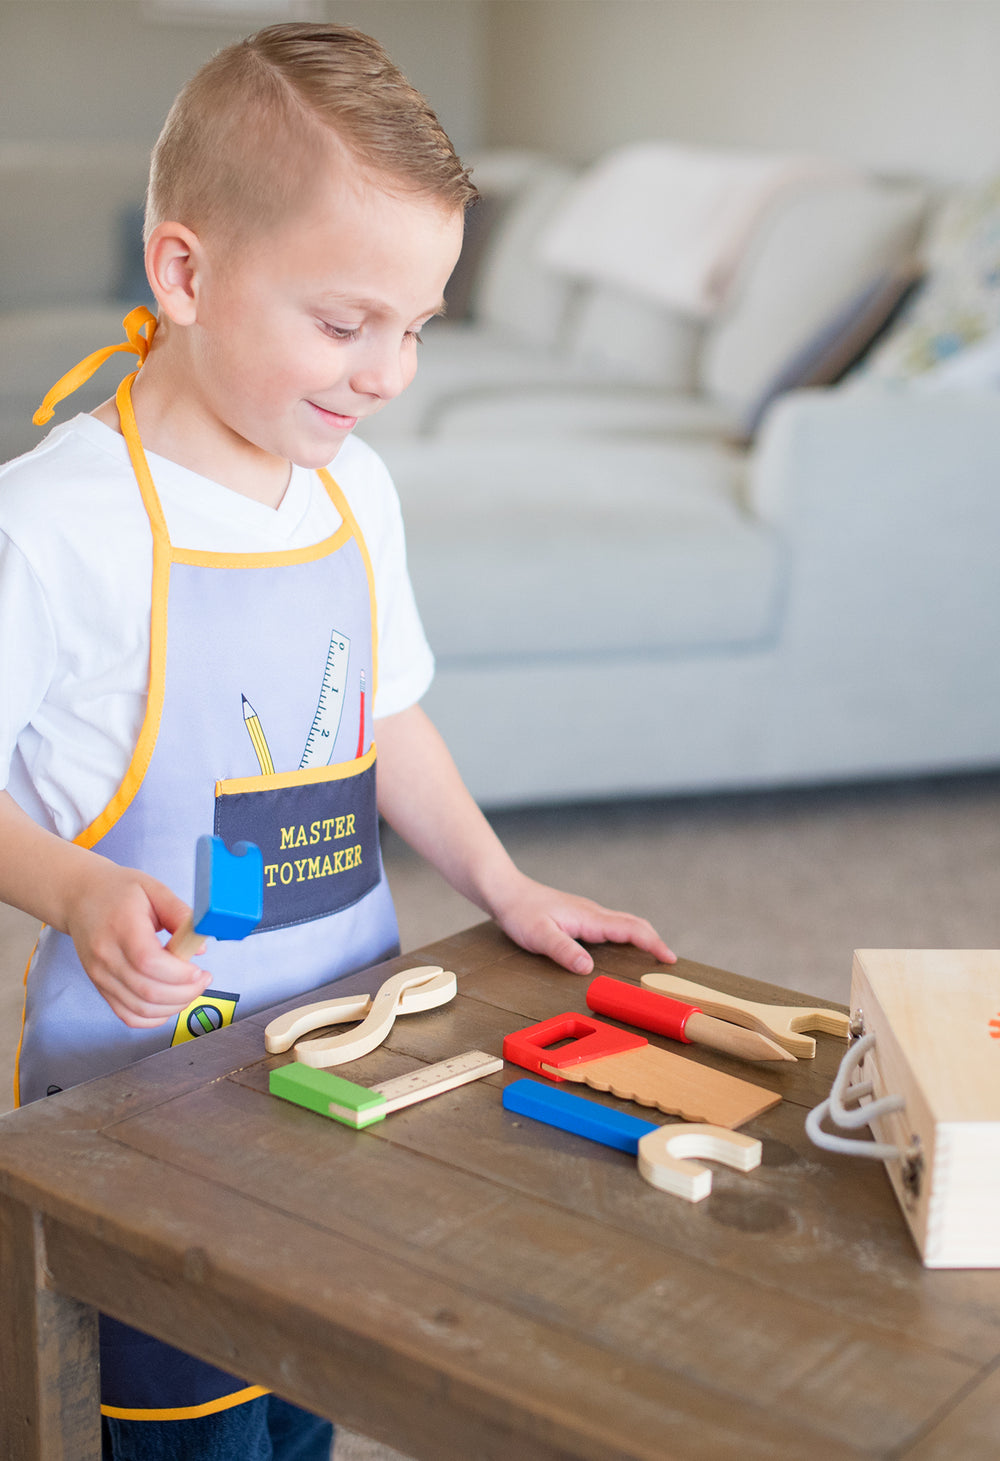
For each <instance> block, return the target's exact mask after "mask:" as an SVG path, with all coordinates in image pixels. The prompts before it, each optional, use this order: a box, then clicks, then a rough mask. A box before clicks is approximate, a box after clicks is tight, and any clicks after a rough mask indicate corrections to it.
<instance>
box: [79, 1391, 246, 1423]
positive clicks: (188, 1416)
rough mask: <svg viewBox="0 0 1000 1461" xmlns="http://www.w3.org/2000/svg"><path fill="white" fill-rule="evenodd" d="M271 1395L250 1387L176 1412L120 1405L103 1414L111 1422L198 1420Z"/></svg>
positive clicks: (109, 1407) (105, 1409)
mask: <svg viewBox="0 0 1000 1461" xmlns="http://www.w3.org/2000/svg"><path fill="white" fill-rule="evenodd" d="M270 1393H271V1392H270V1390H266V1389H265V1388H264V1386H263V1385H248V1386H247V1387H246V1389H245V1390H236V1391H234V1392H233V1394H232V1395H223V1396H222V1397H221V1398H220V1399H219V1400H207V1401H206V1402H205V1404H204V1405H180V1406H178V1407H177V1409H176V1410H125V1409H123V1408H122V1407H121V1406H118V1405H102V1406H101V1414H102V1415H106V1416H107V1417H108V1419H109V1420H198V1419H199V1418H200V1417H201V1416H203V1415H218V1413H219V1411H220V1410H232V1409H233V1408H234V1407H235V1406H237V1405H245V1404H246V1403H247V1401H248V1400H259V1399H260V1397H261V1396H262V1395H270Z"/></svg>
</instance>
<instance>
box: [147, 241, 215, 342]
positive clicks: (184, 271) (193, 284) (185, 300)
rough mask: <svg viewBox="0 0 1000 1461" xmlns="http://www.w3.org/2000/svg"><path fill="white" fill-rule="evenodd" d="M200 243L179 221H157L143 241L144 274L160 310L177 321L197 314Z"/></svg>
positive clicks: (183, 321)
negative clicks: (145, 241)
mask: <svg viewBox="0 0 1000 1461" xmlns="http://www.w3.org/2000/svg"><path fill="white" fill-rule="evenodd" d="M201 254H202V250H201V243H200V241H199V239H198V235H197V234H196V233H193V232H192V231H191V229H190V228H185V226H184V224H183V223H173V222H166V223H158V224H157V225H156V227H155V228H154V229H153V231H152V233H151V234H150V235H149V241H148V243H147V244H146V274H147V277H148V279H149V287H150V288H151V289H152V291H153V293H154V295H155V296H156V302H157V304H158V305H159V306H160V310H161V311H162V313H163V314H165V315H166V317H167V318H168V319H169V320H172V321H173V322H174V324H177V325H190V324H193V323H194V319H195V316H196V314H197V304H198V284H199V270H200V266H201Z"/></svg>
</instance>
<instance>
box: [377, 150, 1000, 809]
mask: <svg viewBox="0 0 1000 1461" xmlns="http://www.w3.org/2000/svg"><path fill="white" fill-rule="evenodd" d="M509 161H510V160H509V159H501V162H503V163H505V165H507V166H508V167H509ZM510 170H511V171H513V169H510ZM501 172H502V168H501ZM508 175H509V174H508ZM525 177H527V185H526V187H525V196H524V198H523V199H522V200H521V201H520V202H519V203H518V206H515V208H514V209H513V210H512V212H511V213H508V215H507V217H506V222H505V220H504V219H503V217H501V223H500V225H499V227H498V228H497V229H496V230H495V234H494V239H493V248H494V249H495V251H496V252H495V254H494V255H493V256H492V257H491V256H490V249H489V246H487V247H485V248H483V247H482V246H480V257H479V259H478V261H477V262H478V268H479V270H480V293H479V296H478V300H477V297H476V294H475V291H474V290H473V291H472V298H473V306H474V313H473V316H472V318H471V319H468V320H464V321H462V322H461V323H459V324H457V325H453V324H451V323H448V324H445V325H443V326H435V327H433V329H437V330H438V334H437V335H435V334H434V333H433V329H432V331H431V332H429V338H428V340H427V343H426V347H425V352H424V355H423V358H422V361H421V368H420V372H419V373H418V376H417V381H416V382H415V384H414V386H413V387H411V390H410V393H409V396H408V399H407V398H404V400H403V401H401V402H399V403H394V405H393V407H392V408H391V410H390V411H389V412H386V413H385V414H384V415H382V416H379V417H378V418H376V420H375V422H373V423H372V426H373V429H372V430H371V432H370V436H371V438H372V439H373V440H374V441H375V442H376V444H377V445H378V447H379V449H380V450H381V451H382V452H383V454H384V455H385V457H386V459H387V461H388V463H389V465H390V467H391V468H392V470H393V472H394V475H395V477H396V480H397V483H398V485H399V488H400V492H401V495H402V498H403V506H404V513H405V516H406V520H407V523H408V532H409V545H410V560H411V569H412V573H413V578H414V582H415V586H416V591H417V595H418V600H419V602H420V605H421V608H422V612H423V614H424V618H425V622H426V625H427V628H428V632H429V636H430V639H431V643H432V645H433V646H434V649H435V652H436V654H437V658H438V673H437V678H436V682H435V684H434V686H433V688H432V690H431V692H430V695H429V697H428V700H427V708H428V710H429V711H430V713H431V714H432V715H433V716H434V718H435V719H436V720H437V722H438V723H439V724H440V726H441V728H442V730H443V731H444V733H445V735H446V737H447V738H448V740H449V742H450V744H451V745H452V748H453V750H454V752H455V754H456V757H457V759H458V762H459V765H460V767H461V769H462V770H463V772H464V774H465V776H466V778H467V780H468V782H469V784H470V786H471V787H472V789H473V791H474V792H475V793H476V795H477V796H478V797H479V798H480V799H481V800H482V801H483V802H484V803H486V804H487V805H492V806H500V805H505V804H511V803H518V802H538V801H544V800H549V799H559V798H588V797H605V796H609V795H618V794H641V793H645V792H651V791H652V792H677V791H691V790H705V789H714V788H739V787H761V786H770V785H777V784H788V783H796V782H812V781H826V780H835V779H853V778H858V777H872V776H883V775H898V774H922V773H930V772H942V771H952V770H957V769H968V768H980V767H988V766H994V765H996V764H998V762H1000V669H998V666H997V652H996V648H997V645H998V643H1000V638H998V631H1000V579H998V576H997V574H996V572H995V568H994V565H993V558H994V544H995V542H996V541H997V534H998V532H1000V500H998V499H1000V494H998V493H997V491H996V483H997V482H998V481H1000V401H998V399H997V397H996V395H995V394H994V393H993V392H992V391H989V390H985V391H976V390H975V389H973V390H966V391H962V392H941V393H938V394H937V395H935V394H933V393H928V392H920V391H917V390H915V389H912V388H911V387H910V386H909V385H907V384H906V383H902V382H899V381H891V380H883V379H880V378H879V377H878V376H875V377H874V378H872V379H865V378H862V379H860V380H857V381H855V382H851V383H848V384H845V385H840V386H837V387H835V388H833V389H819V388H816V387H813V388H812V389H808V388H802V387H803V386H805V385H808V383H809V381H810V380H813V381H822V380H823V379H824V378H827V379H829V378H832V377H834V376H836V375H837V374H839V373H840V372H841V371H843V369H844V367H845V366H846V365H847V363H848V361H849V359H850V358H851V355H852V352H853V353H854V354H856V353H857V352H858V350H859V349H860V348H861V346H862V344H863V343H865V341H866V340H867V339H870V338H871V335H872V333H873V331H875V330H876V328H877V327H878V325H879V324H880V323H882V322H884V321H885V320H886V319H887V318H888V317H889V315H890V313H891V309H892V307H893V305H894V304H895V303H896V302H897V301H898V300H899V299H900V297H901V293H902V286H903V285H905V283H906V282H907V281H909V280H912V278H913V273H914V271H913V257H914V253H915V252H916V253H917V254H919V253H920V243H921V237H922V235H921V230H922V228H923V226H924V222H925V217H926V207H925V201H926V200H925V199H924V198H923V196H922V195H921V194H920V193H919V191H917V192H915V191H914V189H913V188H911V187H902V186H892V187H890V186H887V185H881V184H876V183H874V182H870V181H861V182H857V183H854V184H838V185H835V186H834V185H832V186H826V187H815V188H812V189H802V190H800V191H798V192H796V193H794V194H793V195H791V196H790V197H789V198H788V199H787V200H786V203H785V205H784V206H783V207H782V208H778V209H775V210H774V211H773V213H772V215H771V216H770V217H769V218H768V220H767V227H765V228H762V229H761V232H760V235H759V236H758V237H757V238H756V239H755V241H754V245H753V246H752V247H751V249H750V252H749V255H748V257H747V259H746V262H745V265H744V268H743V270H742V273H741V276H740V279H739V281H738V285H737V287H736V289H735V290H734V295H733V300H732V304H731V305H730V307H729V309H728V310H727V311H726V312H724V313H723V315H722V316H721V317H719V318H718V319H716V320H713V321H710V322H707V323H693V322H691V321H689V320H685V319H682V318H680V317H678V316H676V315H674V316H672V315H671V314H670V313H669V312H668V311H665V310H664V309H662V308H660V307H658V306H655V305H652V304H650V303H649V302H648V301H643V300H640V299H638V298H629V297H628V296H627V295H624V294H623V293H622V292H621V291H620V290H612V289H610V288H608V287H606V286H602V285H600V284H594V285H591V286H590V287H588V285H587V283H586V282H585V281H567V280H566V279H565V278H561V277H559V276H558V275H553V273H552V272H551V270H549V271H547V270H546V269H545V267H544V266H543V265H542V264H541V263H540V262H539V257H538V249H537V239H538V236H539V233H540V232H541V230H543V229H544V226H545V220H546V218H547V217H551V215H552V210H553V209H555V208H558V207H559V203H560V198H561V197H562V196H564V191H563V190H565V189H566V188H567V187H568V186H570V183H571V180H570V178H569V176H568V175H567V174H566V173H565V172H560V170H558V169H556V168H555V167H554V165H552V164H548V165H546V166H545V167H544V168H543V169H541V171H540V172H539V173H538V174H536V175H532V174H531V171H530V169H526V174H522V186H524V185H525ZM933 216H934V214H933V213H932V217H933ZM505 227H506V232H505V231H504V230H505ZM547 290H548V291H550V293H549V294H548V295H547V294H546V291H547ZM477 305H478V308H477V307H476V306H477ZM532 331H533V334H532V333H529V332H532ZM599 346H600V347H601V348H600V349H599V348H598V347H599ZM796 384H798V385H799V387H800V388H799V389H797V390H793V391H791V392H788V389H787V388H788V387H789V386H791V385H796Z"/></svg>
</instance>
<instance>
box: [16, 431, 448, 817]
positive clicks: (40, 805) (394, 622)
mask: <svg viewBox="0 0 1000 1461" xmlns="http://www.w3.org/2000/svg"><path fill="white" fill-rule="evenodd" d="M148 460H149V468H150V472H151V473H152V477H153V481H154V483H155V485H156V490H157V493H158V494H159V498H160V502H161V504H162V507H163V512H164V516H165V517H166V521H167V528H168V531H169V534H170V539H171V542H172V543H173V545H174V546H175V547H177V548H186V549H196V550H199V551H202V552H215V553H252V552H265V553H267V552H281V551H284V550H288V549H294V548H303V547H308V546H310V545H311V544H313V543H317V542H321V541H322V540H323V539H324V538H327V537H329V536H330V535H331V534H333V533H335V532H336V531H337V529H338V527H339V526H340V515H339V513H338V512H337V510H336V508H335V507H334V505H333V503H332V502H331V501H330V498H329V496H328V495H327V493H326V491H325V489H324V488H323V485H322V483H321V482H320V480H319V478H318V476H317V475H316V473H315V472H312V471H307V470H306V469H305V468H301V467H293V468H292V475H291V480H290V482H289V485H288V488H287V490H286V492H285V495H284V497H283V498H282V501H281V504H280V506H279V507H278V508H277V509H274V508H270V507H266V506H264V504H262V503H260V502H255V501H254V500H253V499H252V498H249V497H243V496H242V495H241V494H239V493H238V492H233V491H231V490H230V489H229V488H227V487H223V486H221V485H220V484H219V483H217V482H212V481H210V480H209V479H208V478H205V477H202V476H199V475H198V473H196V472H191V471H189V470H188V469H187V468H185V467H180V466H177V465H176V463H174V462H170V461H168V460H167V459H166V458H164V457H158V456H156V455H155V454H153V453H148ZM330 471H331V473H332V475H333V476H334V478H335V480H336V481H337V483H338V485H339V486H340V487H341V489H342V490H343V493H344V495H345V497H346V498H347V501H348V503H349V504H350V507H351V511H352V512H353V513H354V515H355V518H356V520H357V523H358V526H359V528H360V529H361V532H362V534H363V536H364V539H365V542H366V544H367V547H368V552H369V554H370V556H371V560H372V568H373V572H374V576H375V593H376V601H377V605H378V690H377V693H376V697H375V705H374V714H375V716H376V718H377V717H382V716H387V715H394V714H396V713H397V712H398V711H401V710H405V709H407V708H408V707H409V706H411V705H413V704H415V703H416V702H417V701H418V700H419V699H420V697H421V696H422V695H423V694H424V692H425V691H426V689H427V687H428V685H429V684H430V681H431V678H432V676H433V673H434V661H433V657H432V655H431V651H430V648H429V647H428V644H427V640H426V638H425V637H424V632H423V628H422V626H421V623H420V618H419V615H418V613H417V609H416V605H415V603H414V599H413V590H412V588H411V586H410V580H409V576H408V574H407V570H406V548H405V542H404V537H403V523H402V517H401V515H400V510H399V500H398V498H397V496H396V490H395V488H394V486H393V483H392V479H391V478H390V476H389V473H388V471H387V469H386V467H385V465H384V464H383V462H382V461H381V459H380V458H379V457H378V456H377V455H376V454H375V452H374V451H372V449H371V448H370V447H369V446H366V445H365V443H364V442H362V441H359V440H357V439H356V438H355V437H348V438H347V440H346V441H345V442H344V445H343V446H342V447H341V449H340V451H339V452H338V454H337V456H336V458H335V460H334V461H333V462H332V463H331V467H330ZM151 574H152V538H151V535H150V527H149V519H148V517H147V515H146V509H145V507H144V506H143V502H142V498H141V496H140V494H139V489H138V486H137V485H136V481H135V476H134V473H133V471H132V465H131V462H130V460H129V455H128V448H127V446H126V444H125V440H124V438H123V437H121V436H119V435H118V433H117V432H116V431H113V430H112V429H111V428H110V427H109V426H105V425H104V423H103V422H101V421H98V420H97V419H96V418H95V417H93V416H86V415H81V416H76V417H74V418H73V420H71V421H67V422H65V423H64V424H63V425H61V426H57V427H56V428H55V429H54V430H53V431H51V432H50V433H49V435H48V436H47V437H46V438H45V440H44V441H43V442H41V443H40V445H39V446H37V447H36V448H35V450H34V451H32V452H29V453H28V454H27V455H26V456H23V457H19V458H18V459H17V460H16V461H13V462H10V463H8V465H7V466H6V467H4V468H3V469H2V470H0V769H2V772H3V777H4V782H5V784H6V787H7V790H8V791H9V792H10V794H11V795H12V796H13V797H14V799H15V801H17V802H18V803H19V805H20V806H22V807H23V808H24V810H25V811H27V812H28V813H29V814H30V815H31V816H32V817H34V819H35V820H36V821H37V822H39V823H40V824H41V825H42V826H45V827H48V828H49V829H50V830H51V831H55V832H58V833H59V834H60V835H61V836H63V837H67V838H72V837H75V836H77V834H78V833H79V832H81V831H82V830H83V828H84V827H86V826H88V825H89V824H90V823H91V822H92V821H93V820H94V818H95V817H96V816H98V815H99V814H100V812H102V811H103V809H104V807H105V806H106V805H107V803H108V802H109V801H110V799H111V797H112V795H113V794H114V792H115V791H116V789H117V787H118V785H119V783H120V782H121V779H122V777H123V776H124V774H125V772H126V770H127V769H128V766H129V763H130V761H131V759H132V753H133V750H134V748H135V744H136V740H137V738H138V735H139V730H140V728H141V726H142V721H143V716H144V714H145V708H146V693H147V688H148V679H149V620H150V611H151V602H152V599H151Z"/></svg>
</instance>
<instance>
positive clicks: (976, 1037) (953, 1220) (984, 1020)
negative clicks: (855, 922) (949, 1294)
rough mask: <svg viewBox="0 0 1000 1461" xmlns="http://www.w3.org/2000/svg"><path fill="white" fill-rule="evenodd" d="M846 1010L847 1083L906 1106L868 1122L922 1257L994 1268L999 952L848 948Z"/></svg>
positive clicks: (999, 1166)
mask: <svg viewBox="0 0 1000 1461" xmlns="http://www.w3.org/2000/svg"><path fill="white" fill-rule="evenodd" d="M851 1011H852V1015H853V1016H854V1017H855V1028H857V1027H858V1026H859V1025H861V1026H863V1033H868V1034H872V1035H874V1037H875V1038H874V1044H873V1046H872V1048H871V1049H870V1050H868V1051H867V1052H866V1053H865V1055H864V1057H863V1061H862V1063H861V1065H860V1067H859V1069H858V1070H857V1071H856V1072H855V1074H854V1075H853V1077H852V1082H851V1083H852V1085H858V1084H860V1083H861V1082H864V1081H870V1082H871V1084H872V1092H871V1097H870V1100H871V1101H874V1100H877V1099H879V1098H881V1097H884V1096H889V1095H897V1096H900V1097H902V1099H903V1101H904V1102H905V1105H904V1106H903V1107H902V1108H901V1109H900V1110H898V1111H894V1112H889V1113H887V1114H884V1115H882V1116H879V1117H876V1118H875V1119H874V1120H873V1121H872V1122H871V1128H872V1131H873V1132H874V1134H875V1137H876V1140H877V1141H879V1142H885V1143H890V1144H892V1145H894V1146H895V1147H897V1148H898V1151H899V1155H898V1157H896V1158H892V1157H888V1158H887V1159H886V1163H885V1165H886V1170H887V1171H888V1174H889V1177H890V1180H891V1181H892V1185H893V1187H894V1189H895V1191H896V1196H897V1197H898V1199H899V1203H900V1206H901V1207H902V1210H903V1213H904V1214H905V1216H906V1221H907V1222H908V1223H909V1225H910V1229H911V1231H912V1233H913V1237H914V1239H915V1241H916V1244H917V1247H918V1248H919V1250H920V1254H921V1257H922V1258H923V1261H924V1263H925V1265H926V1266H927V1267H928V1268H1000V950H982V949H974V950H961V949H945V950H929V949H861V950H858V951H857V952H856V953H855V955H854V967H853V972H852V978H851ZM849 1092H850V1086H849V1087H848V1093H849ZM862 1104H864V1102H862Z"/></svg>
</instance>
